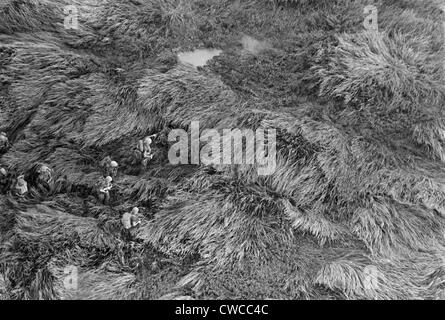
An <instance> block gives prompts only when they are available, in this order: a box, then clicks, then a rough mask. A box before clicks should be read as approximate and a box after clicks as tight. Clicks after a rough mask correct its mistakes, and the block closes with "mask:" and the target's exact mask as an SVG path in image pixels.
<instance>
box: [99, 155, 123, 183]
mask: <svg viewBox="0 0 445 320" xmlns="http://www.w3.org/2000/svg"><path fill="white" fill-rule="evenodd" d="M99 165H100V166H101V168H102V171H103V172H104V176H105V177H107V176H110V177H112V178H114V177H116V175H117V170H118V168H119V164H118V163H117V162H116V161H113V160H111V157H110V156H107V157H105V158H104V159H103V160H102V161H101V162H100V163H99Z"/></svg>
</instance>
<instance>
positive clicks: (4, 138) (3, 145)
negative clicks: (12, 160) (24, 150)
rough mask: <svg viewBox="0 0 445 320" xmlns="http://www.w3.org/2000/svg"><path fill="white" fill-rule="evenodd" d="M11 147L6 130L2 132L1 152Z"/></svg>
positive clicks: (0, 140) (0, 139) (0, 138)
mask: <svg viewBox="0 0 445 320" xmlns="http://www.w3.org/2000/svg"><path fill="white" fill-rule="evenodd" d="M9 147H10V144H9V140H8V136H7V135H6V133H5V132H0V153H5V152H6V151H8V149H9Z"/></svg>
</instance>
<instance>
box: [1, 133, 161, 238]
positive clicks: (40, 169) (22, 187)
mask: <svg viewBox="0 0 445 320" xmlns="http://www.w3.org/2000/svg"><path fill="white" fill-rule="evenodd" d="M157 136H158V135H157V134H153V135H151V136H147V137H145V138H144V139H141V140H139V141H138V142H137V145H136V147H135V148H134V152H133V153H134V157H135V158H136V161H137V162H139V163H140V164H141V165H142V166H143V167H144V168H145V167H146V166H147V164H148V163H149V162H150V161H151V160H152V159H153V157H154V154H153V151H152V148H151V145H152V143H153V139H154V138H156V137H157ZM9 148H10V143H9V140H8V137H7V135H6V133H4V132H0V153H4V152H6V151H7V150H8V149H9ZM99 165H100V167H101V168H102V171H103V176H102V177H101V178H100V181H99V182H98V184H97V196H98V200H99V201H100V202H102V203H103V204H108V203H109V202H110V190H111V189H112V188H113V184H112V182H113V178H115V177H116V175H117V173H118V168H119V164H118V163H117V162H116V161H113V160H112V159H111V157H110V156H107V157H105V158H104V159H103V160H102V161H101V162H100V163H99ZM28 180H29V181H27V180H26V179H25V175H23V174H21V175H19V176H18V177H17V178H16V179H12V177H11V176H10V175H9V173H8V172H7V170H6V169H5V168H1V167H0V193H6V192H8V190H10V191H11V193H12V194H13V195H15V196H18V197H24V196H26V195H27V194H28V193H29V192H30V190H29V186H28V182H30V183H31V186H32V187H31V189H32V190H34V188H35V189H36V191H38V192H49V191H52V190H53V188H54V182H53V170H51V169H50V168H49V167H48V166H47V165H45V164H37V165H35V166H34V167H33V168H32V169H31V171H30V174H29V175H28ZM138 213H139V209H138V208H133V210H132V211H131V213H126V214H124V215H123V216H122V219H121V222H122V224H123V226H124V228H125V229H127V230H128V229H131V228H133V227H136V226H137V225H139V224H140V220H139V219H138Z"/></svg>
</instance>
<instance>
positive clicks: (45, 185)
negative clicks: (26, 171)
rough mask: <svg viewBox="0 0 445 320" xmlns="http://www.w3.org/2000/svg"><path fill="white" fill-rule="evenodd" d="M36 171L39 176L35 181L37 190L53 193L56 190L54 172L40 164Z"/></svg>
mask: <svg viewBox="0 0 445 320" xmlns="http://www.w3.org/2000/svg"><path fill="white" fill-rule="evenodd" d="M34 171H35V174H36V175H37V177H36V179H35V183H36V187H37V189H38V190H39V191H42V192H51V191H52V190H53V189H54V180H53V170H52V169H50V168H49V167H48V166H47V165H44V164H40V165H38V166H37V168H35V169H34Z"/></svg>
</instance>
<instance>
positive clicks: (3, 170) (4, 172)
mask: <svg viewBox="0 0 445 320" xmlns="http://www.w3.org/2000/svg"><path fill="white" fill-rule="evenodd" d="M0 174H1V175H3V176H6V174H7V172H6V169H5V168H0Z"/></svg>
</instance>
